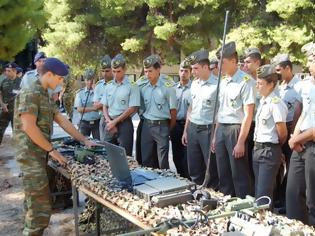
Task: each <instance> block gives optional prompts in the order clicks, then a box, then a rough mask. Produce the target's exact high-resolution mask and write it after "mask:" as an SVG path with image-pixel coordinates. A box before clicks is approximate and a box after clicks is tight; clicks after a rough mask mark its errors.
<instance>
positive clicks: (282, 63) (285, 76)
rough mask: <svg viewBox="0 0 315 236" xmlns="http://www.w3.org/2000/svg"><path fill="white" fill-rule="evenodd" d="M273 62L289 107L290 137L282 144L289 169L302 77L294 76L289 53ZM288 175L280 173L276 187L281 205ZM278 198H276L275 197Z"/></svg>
mask: <svg viewBox="0 0 315 236" xmlns="http://www.w3.org/2000/svg"><path fill="white" fill-rule="evenodd" d="M273 63H274V64H275V66H276V71H277V73H278V74H279V76H280V77H281V78H280V80H281V82H280V85H279V86H278V91H279V96H280V98H281V99H282V101H284V103H285V104H286V106H287V108H288V115H287V118H286V125H287V130H288V137H287V140H286V142H285V143H284V144H283V145H282V153H283V155H284V160H283V162H285V163H284V164H283V165H285V168H286V169H287V170H288V169H289V162H290V157H291V154H292V150H291V149H290V147H289V144H288V141H289V138H290V135H291V134H292V133H293V131H294V127H295V125H296V122H297V120H298V118H299V117H300V115H301V111H302V98H301V96H300V95H299V94H298V92H297V91H296V89H295V87H296V86H297V84H298V83H299V82H300V81H301V80H300V78H298V77H297V76H294V74H293V72H292V62H291V61H290V57H289V55H287V54H279V55H277V56H276V57H275V58H274V59H273ZM280 172H281V171H280ZM286 180H287V175H285V176H283V174H279V181H278V182H279V183H278V185H279V186H278V187H277V189H276V191H277V195H279V196H277V195H275V197H279V201H280V202H279V203H280V204H281V205H280V206H282V207H285V189H286V185H287V181H286ZM275 200H276V199H275Z"/></svg>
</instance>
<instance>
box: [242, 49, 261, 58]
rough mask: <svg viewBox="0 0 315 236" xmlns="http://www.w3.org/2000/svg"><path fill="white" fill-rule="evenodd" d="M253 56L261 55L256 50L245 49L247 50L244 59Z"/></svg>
mask: <svg viewBox="0 0 315 236" xmlns="http://www.w3.org/2000/svg"><path fill="white" fill-rule="evenodd" d="M253 54H259V55H261V52H260V50H259V49H258V48H247V49H245V58H246V57H249V56H250V55H253Z"/></svg>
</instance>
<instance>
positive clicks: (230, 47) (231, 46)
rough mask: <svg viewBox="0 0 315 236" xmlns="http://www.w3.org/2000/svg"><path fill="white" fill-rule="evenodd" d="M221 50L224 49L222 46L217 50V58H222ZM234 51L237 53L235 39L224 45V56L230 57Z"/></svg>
mask: <svg viewBox="0 0 315 236" xmlns="http://www.w3.org/2000/svg"><path fill="white" fill-rule="evenodd" d="M221 50H222V47H221V48H219V50H218V51H217V52H216V56H217V58H220V57H221ZM234 53H236V45H235V42H234V41H232V42H229V43H227V44H225V45H224V48H223V58H227V57H230V56H232V55H233V54H234Z"/></svg>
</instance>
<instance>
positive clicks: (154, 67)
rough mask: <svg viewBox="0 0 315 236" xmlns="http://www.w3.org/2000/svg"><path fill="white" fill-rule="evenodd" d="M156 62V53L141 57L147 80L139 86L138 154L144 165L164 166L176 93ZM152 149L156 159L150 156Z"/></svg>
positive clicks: (158, 62) (158, 58) (166, 159)
mask: <svg viewBox="0 0 315 236" xmlns="http://www.w3.org/2000/svg"><path fill="white" fill-rule="evenodd" d="M160 62H161V59H160V57H159V56H158V55H151V56H149V57H147V58H146V59H144V60H143V67H144V74H145V76H146V77H147V79H148V80H149V83H146V84H145V85H143V86H142V87H141V89H140V94H141V99H142V101H143V104H144V113H143V117H144V122H143V127H142V132H141V155H142V164H143V165H144V166H148V167H154V168H161V169H168V168H169V163H168V151H169V135H170V130H171V129H172V128H173V127H174V126H175V124H176V93H175V89H174V88H173V85H172V84H170V83H168V82H165V81H162V80H160V71H161V64H160ZM155 145H156V146H155ZM155 147H157V149H156V148H155ZM156 152H157V157H158V159H154V158H153V157H154V156H155V155H154V153H156Z"/></svg>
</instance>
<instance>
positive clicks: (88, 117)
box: [0, 42, 315, 225]
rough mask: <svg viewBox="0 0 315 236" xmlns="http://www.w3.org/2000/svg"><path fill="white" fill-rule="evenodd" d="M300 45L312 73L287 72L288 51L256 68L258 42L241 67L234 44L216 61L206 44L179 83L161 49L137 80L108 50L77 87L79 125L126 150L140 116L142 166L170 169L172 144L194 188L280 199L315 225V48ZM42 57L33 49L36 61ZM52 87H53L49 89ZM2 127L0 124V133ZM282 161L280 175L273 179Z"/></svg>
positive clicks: (188, 61)
mask: <svg viewBox="0 0 315 236" xmlns="http://www.w3.org/2000/svg"><path fill="white" fill-rule="evenodd" d="M302 50H303V52H305V54H306V55H307V57H308V64H307V67H308V68H309V71H310V76H308V77H307V78H305V79H304V80H301V79H300V78H298V77H297V76H295V75H294V74H293V70H292V62H291V61H290V58H289V56H288V55H284V54H281V55H277V56H276V57H275V58H273V60H272V63H271V64H266V65H262V58H261V52H260V51H259V49H257V48H248V49H247V50H246V51H245V53H244V54H245V58H244V65H243V66H242V67H240V66H239V57H238V54H237V51H236V45H235V43H234V42H230V43H227V44H226V45H224V47H223V48H221V49H219V50H218V52H217V54H216V56H217V58H216V59H213V60H209V52H208V51H206V50H199V51H196V52H194V53H192V54H191V55H189V56H188V57H187V58H185V59H184V60H183V61H182V62H181V64H180V68H179V81H178V82H177V83H174V81H173V80H172V79H171V78H170V77H168V76H166V75H164V74H162V73H161V67H162V61H161V58H160V57H159V56H158V55H151V56H149V57H147V58H145V59H144V60H143V71H144V75H143V76H142V77H140V78H139V79H138V80H137V81H136V82H134V81H130V80H129V78H128V76H127V75H126V70H127V65H126V60H125V58H124V56H123V55H121V54H118V55H116V56H115V57H114V58H113V59H111V58H110V57H109V56H108V55H106V56H104V57H103V58H102V60H101V73H100V74H101V79H100V80H99V81H98V82H97V83H96V85H95V87H94V81H93V80H94V78H95V74H94V73H95V72H94V71H91V70H87V71H86V72H85V74H84V79H85V87H84V88H82V89H80V90H79V91H78V92H77V93H76V96H75V100H74V108H75V109H76V110H77V111H78V112H79V113H80V114H81V115H80V122H79V130H80V132H81V133H82V134H83V135H85V136H90V135H91V134H92V136H93V138H95V139H99V140H101V141H108V142H111V143H115V144H117V145H120V146H122V147H124V148H125V149H126V153H127V155H132V150H133V142H134V140H133V133H134V127H133V123H132V119H131V118H132V116H133V115H134V114H135V113H138V114H139V117H140V123H139V125H138V128H137V139H136V158H137V160H138V162H139V163H141V164H142V165H143V166H147V167H153V168H162V169H168V168H169V167H170V165H169V157H168V155H169V143H170V141H171V145H172V152H173V160H174V164H175V167H176V169H177V172H178V173H179V174H180V175H181V176H183V177H186V178H190V179H191V180H192V181H194V182H195V183H196V184H198V185H202V184H203V183H205V182H206V183H207V184H208V186H210V187H212V188H214V189H218V190H219V191H221V192H222V193H224V194H225V195H232V196H237V197H241V198H244V197H245V196H246V195H248V194H250V195H254V196H255V197H256V198H260V200H259V202H261V203H265V202H266V201H271V203H272V207H273V206H274V205H275V201H276V200H280V201H281V200H282V201H283V204H285V206H286V214H287V216H288V217H290V218H294V219H299V220H301V221H303V222H304V223H308V224H311V225H315V181H314V180H315V174H314V173H315V159H314V153H315V143H314V139H315V137H314V135H315V133H314V132H313V129H314V127H315V124H314V123H315V95H314V94H315V81H314V80H315V44H314V43H309V44H307V45H305V46H304V47H303V48H302ZM45 57H46V56H45V54H43V53H39V54H37V55H36V57H35V60H34V62H35V64H36V66H37V67H39V66H40V64H41V63H43V61H44V60H45ZM220 64H221V65H222V67H221V70H222V77H221V80H220V81H219V79H218V71H219V65H220ZM14 68H15V65H14V64H12V63H11V64H10V65H8V66H7V69H8V72H7V73H6V74H7V79H6V80H2V81H1V84H0V91H1V96H0V103H1V106H2V110H3V112H2V113H1V122H2V118H3V116H4V115H3V114H5V112H6V110H8V109H10V107H11V106H10V102H9V101H10V96H11V95H10V96H9V95H8V94H6V93H10V94H11V93H12V94H14V88H15V87H14V85H12V84H15V83H13V82H12V81H15V80H14V79H15V77H16V73H13V74H14V76H13V74H12V76H11V73H9V70H10V69H14ZM36 79H38V71H37V70H34V71H30V72H28V73H26V75H25V76H24V78H23V80H22V82H21V87H22V88H23V87H25V86H27V85H28V84H30V81H31V80H36ZM218 83H220V84H219V85H218ZM8 86H9V87H10V89H7V87H8ZM11 87H12V89H11ZM218 89H219V91H218ZM10 91H11V92H10ZM58 92H60V89H58V86H57V88H56V89H55V90H53V91H51V92H50V93H49V94H50V96H53V95H54V94H56V93H58ZM12 96H13V97H14V95H12ZM216 104H217V107H218V108H217V110H216ZM8 114H9V113H8ZM10 121H12V118H11V120H10ZM1 124H2V123H1ZM5 125H6V126H5V127H7V126H8V123H6V124H5ZM4 129H5V128H4ZM3 132H4V131H3V128H1V137H2V135H3ZM212 132H213V133H212ZM281 166H283V167H284V168H285V169H287V170H288V171H287V173H288V174H287V176H284V177H283V176H279V175H280V174H279V170H280V167H281ZM207 171H208V175H206V174H207V173H206V172H207ZM205 176H209V179H206V180H205ZM283 179H284V180H283ZM278 189H282V191H275V190H278ZM274 193H276V194H275V197H274ZM284 199H285V200H286V201H285V202H284ZM297 206H299V207H297Z"/></svg>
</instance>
